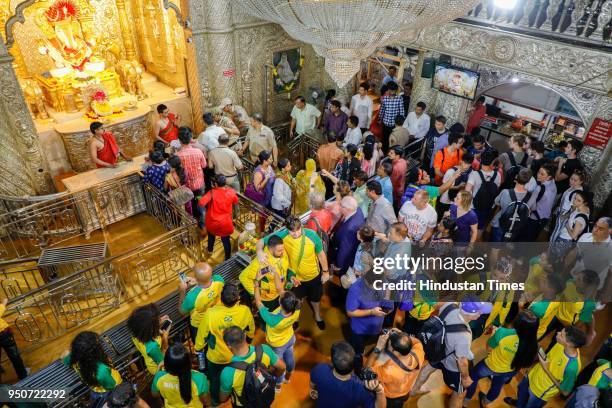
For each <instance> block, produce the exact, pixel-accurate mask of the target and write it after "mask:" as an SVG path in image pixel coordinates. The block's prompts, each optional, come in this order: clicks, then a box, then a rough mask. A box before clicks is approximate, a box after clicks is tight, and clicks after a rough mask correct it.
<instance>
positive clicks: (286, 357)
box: [272, 335, 295, 383]
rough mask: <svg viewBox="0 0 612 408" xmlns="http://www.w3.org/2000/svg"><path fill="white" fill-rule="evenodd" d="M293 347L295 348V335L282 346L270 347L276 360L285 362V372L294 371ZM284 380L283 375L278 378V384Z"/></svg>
mask: <svg viewBox="0 0 612 408" xmlns="http://www.w3.org/2000/svg"><path fill="white" fill-rule="evenodd" d="M293 346H295V335H293V336H291V339H289V341H288V342H287V343H285V344H284V345H283V346H280V347H272V350H273V351H274V353H275V354H276V355H277V356H278V358H280V359H282V360H283V361H284V362H285V366H286V369H285V371H286V372H288V373H291V372H292V371H293V370H294V369H295V357H294V355H293ZM284 380H285V373H283V375H282V376H281V377H280V379H279V383H280V382H283V381H284Z"/></svg>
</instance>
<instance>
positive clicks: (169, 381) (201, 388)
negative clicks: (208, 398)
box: [151, 370, 210, 408]
mask: <svg viewBox="0 0 612 408" xmlns="http://www.w3.org/2000/svg"><path fill="white" fill-rule="evenodd" d="M209 388H210V387H209V384H208V379H207V378H206V376H205V375H204V374H202V373H200V372H198V371H195V370H191V401H189V403H188V404H186V403H185V401H183V398H181V391H180V390H179V379H178V377H177V376H174V375H172V374H169V373H167V372H166V371H164V370H161V371H159V372H158V373H157V374H155V377H153V382H152V384H151V389H152V390H153V392H156V393H159V394H160V395H161V396H162V398H163V399H164V407H165V408H202V407H203V406H204V405H203V404H202V401H200V396H201V395H203V394H206V393H208V391H209Z"/></svg>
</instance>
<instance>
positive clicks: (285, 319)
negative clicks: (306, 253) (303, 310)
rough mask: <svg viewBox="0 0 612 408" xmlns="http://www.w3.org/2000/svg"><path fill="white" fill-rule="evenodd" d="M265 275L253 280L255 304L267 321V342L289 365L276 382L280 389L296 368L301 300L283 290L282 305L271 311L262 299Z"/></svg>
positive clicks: (258, 275) (263, 318)
mask: <svg viewBox="0 0 612 408" xmlns="http://www.w3.org/2000/svg"><path fill="white" fill-rule="evenodd" d="M264 276H265V275H262V274H261V273H259V274H257V277H256V279H255V281H254V282H253V286H254V288H255V306H257V309H258V310H259V315H260V316H261V319H262V320H263V321H264V322H265V323H266V342H267V343H268V345H270V346H271V347H272V350H273V351H274V353H276V355H277V356H278V358H280V359H282V360H283V361H284V363H285V365H286V366H287V367H286V368H287V371H286V372H285V374H283V376H282V377H281V378H280V381H279V382H278V383H277V384H276V388H277V389H278V390H279V391H280V387H281V383H282V382H283V381H285V380H287V381H289V378H290V377H291V373H292V372H293V370H294V368H295V356H294V355H293V346H294V345H295V332H294V328H295V325H296V323H297V321H298V319H299V318H300V309H299V306H300V301H299V299H298V298H297V297H296V296H295V294H294V293H293V292H283V293H282V294H281V296H280V306H279V307H277V308H276V309H274V310H273V311H270V310H269V309H268V308H267V307H266V306H265V305H264V304H263V301H262V300H261V293H260V292H261V282H262V281H263V277H264ZM275 280H276V281H277V284H278V283H280V282H279V278H278V277H277V276H276V277H275Z"/></svg>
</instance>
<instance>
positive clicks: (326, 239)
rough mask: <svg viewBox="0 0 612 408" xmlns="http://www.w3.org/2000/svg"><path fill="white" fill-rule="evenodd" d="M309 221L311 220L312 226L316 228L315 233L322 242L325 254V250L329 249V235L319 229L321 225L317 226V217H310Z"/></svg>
mask: <svg viewBox="0 0 612 408" xmlns="http://www.w3.org/2000/svg"><path fill="white" fill-rule="evenodd" d="M310 219H311V220H312V222H314V225H315V227H316V228H317V229H316V230H315V232H316V233H317V235H318V236H319V238H321V242H323V251H324V252H325V253H327V250H328V248H329V234H328V233H327V232H325V230H324V229H323V228H321V224H319V220H317V217H312V218H310Z"/></svg>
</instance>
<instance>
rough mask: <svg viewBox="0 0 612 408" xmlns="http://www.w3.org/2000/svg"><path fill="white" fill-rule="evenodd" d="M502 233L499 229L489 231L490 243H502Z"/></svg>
mask: <svg viewBox="0 0 612 408" xmlns="http://www.w3.org/2000/svg"><path fill="white" fill-rule="evenodd" d="M503 240H504V231H503V230H502V229H501V228H499V227H493V229H492V230H491V242H503Z"/></svg>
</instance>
